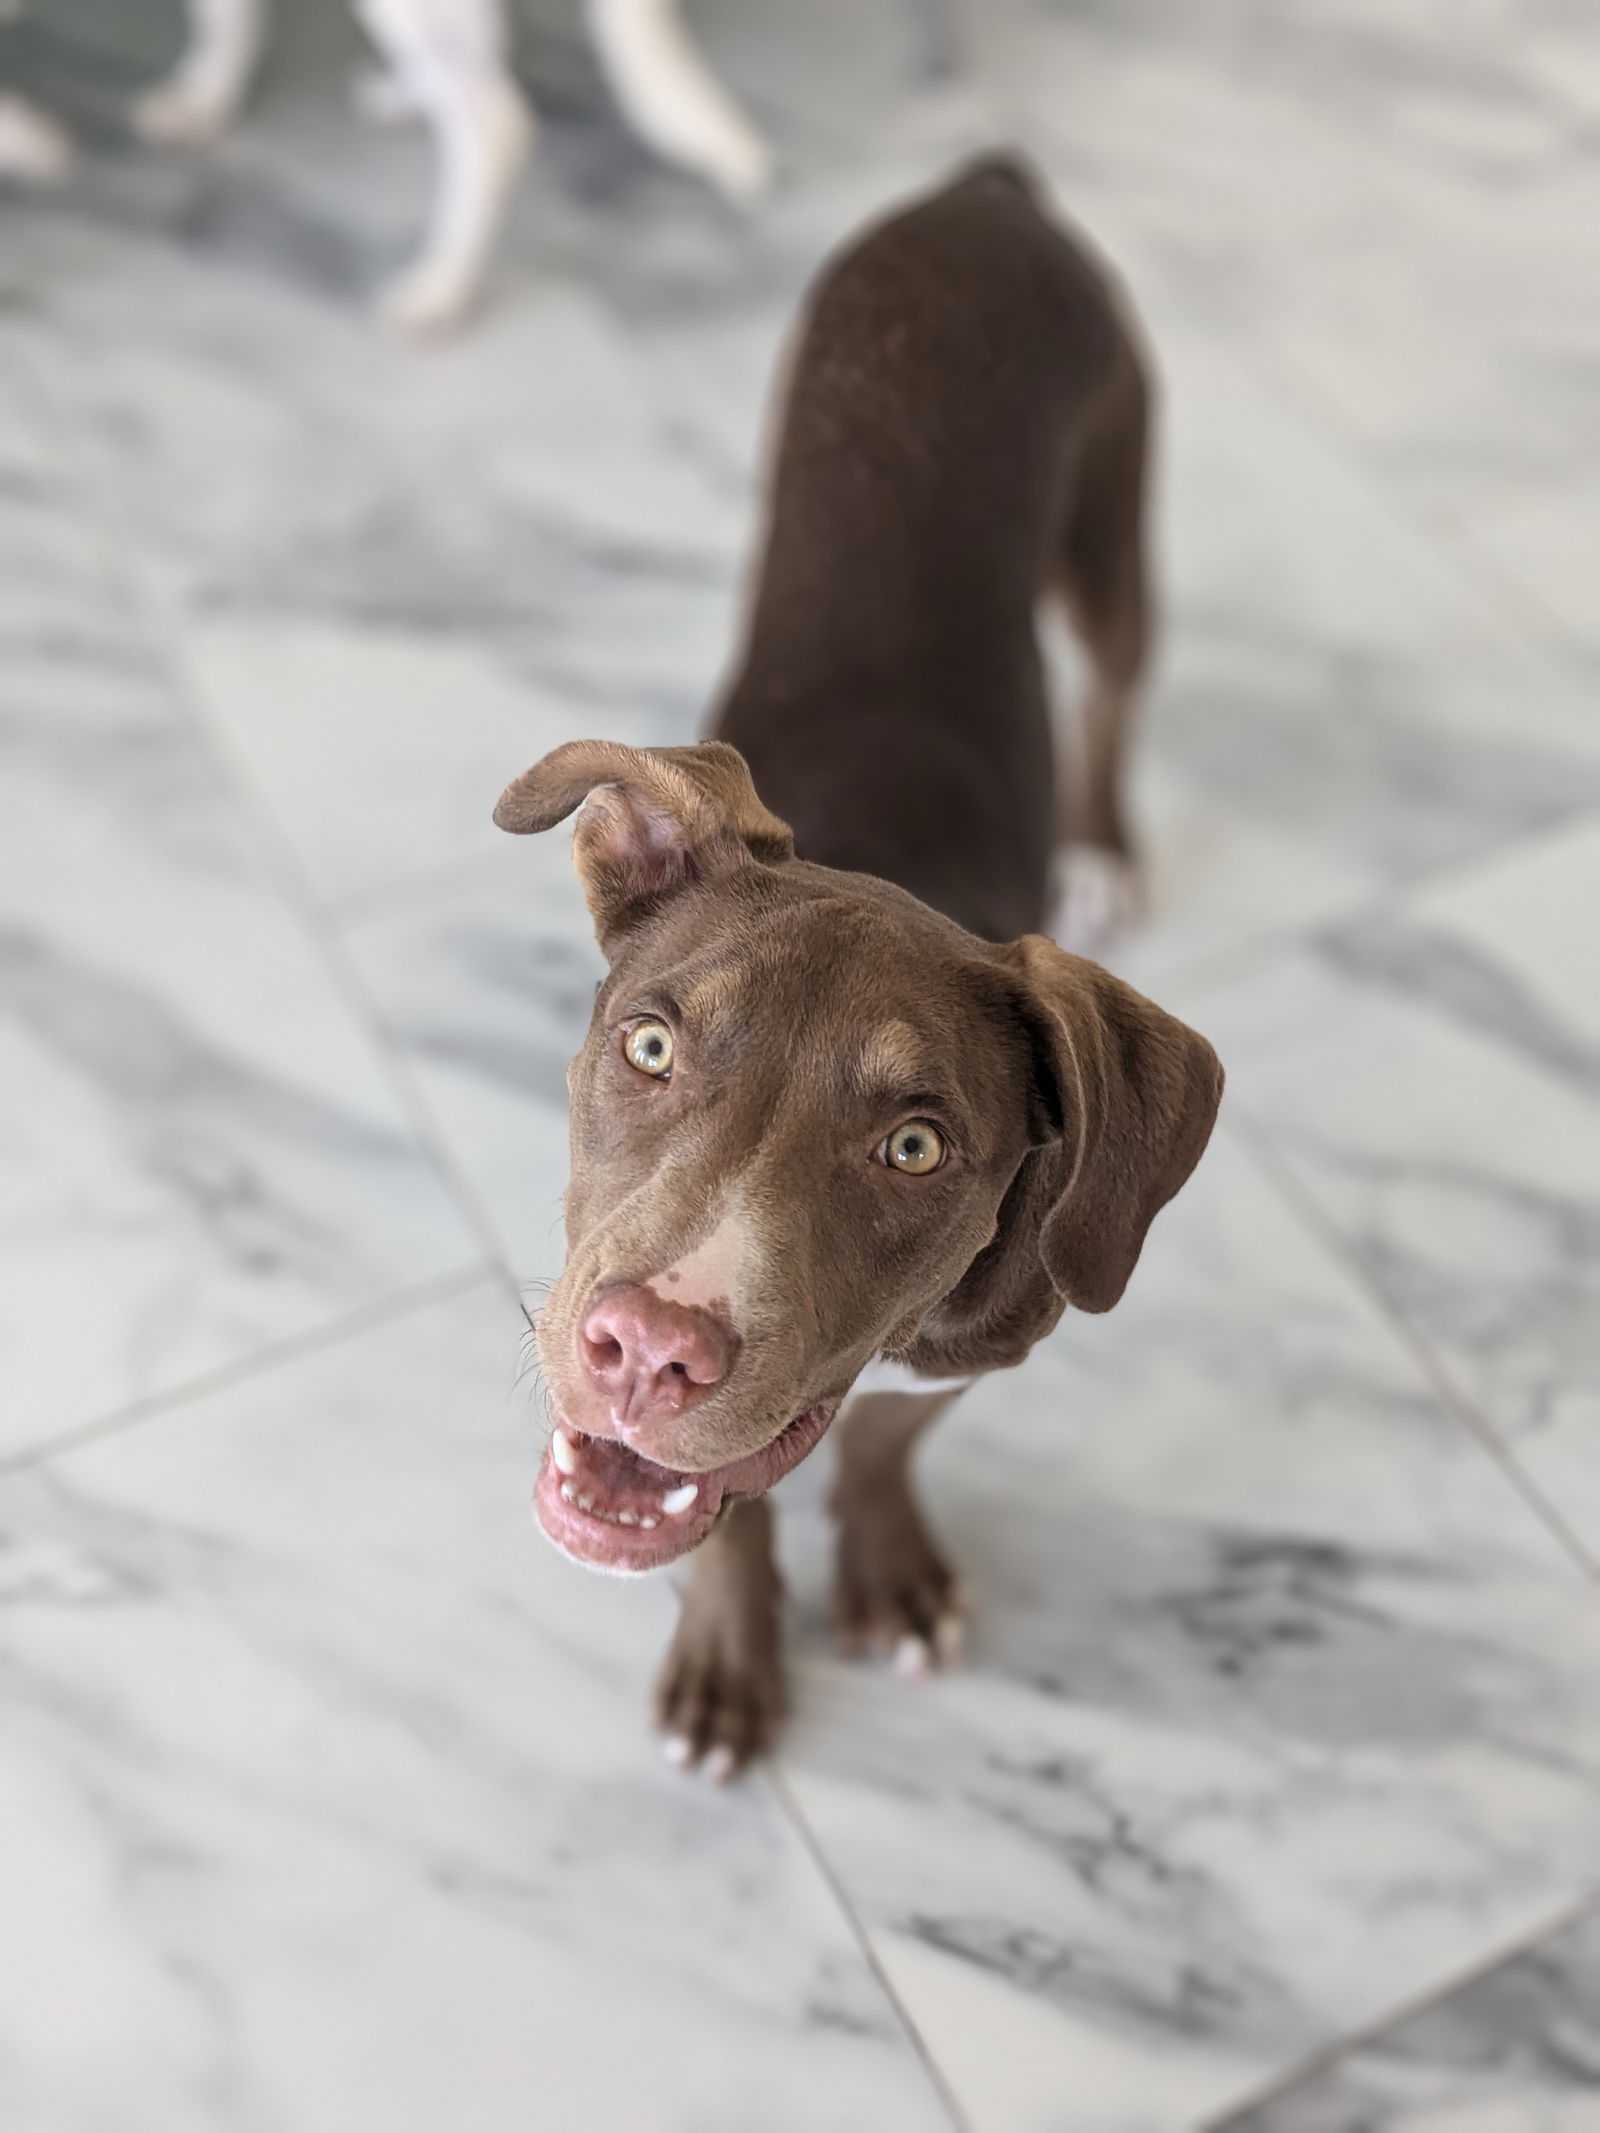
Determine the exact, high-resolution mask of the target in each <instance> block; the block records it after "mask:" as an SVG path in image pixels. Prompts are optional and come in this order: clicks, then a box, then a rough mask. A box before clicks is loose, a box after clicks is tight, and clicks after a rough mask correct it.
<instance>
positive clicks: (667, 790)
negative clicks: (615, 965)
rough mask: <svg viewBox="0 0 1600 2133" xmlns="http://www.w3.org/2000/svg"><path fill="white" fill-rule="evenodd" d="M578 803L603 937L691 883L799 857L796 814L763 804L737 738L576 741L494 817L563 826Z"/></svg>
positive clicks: (581, 850) (532, 773) (510, 826)
mask: <svg viewBox="0 0 1600 2133" xmlns="http://www.w3.org/2000/svg"><path fill="white" fill-rule="evenodd" d="M574 808H577V809H578V810H579V815H578V821H577V825H576V828H575V830H574V833H573V839H572V861H573V865H574V866H575V867H576V868H577V870H578V875H579V878H580V880H581V881H582V883H583V890H584V895H585V896H586V897H587V898H588V902H589V909H590V911H591V912H592V913H593V915H594V923H595V932H596V933H597V934H598V935H599V938H600V945H601V946H602V947H605V946H606V945H607V943H608V942H609V941H611V940H613V939H615V937H616V936H617V935H618V934H619V933H622V932H624V931H625V930H626V929H627V928H628V927H629V926H630V925H635V924H637V923H638V921H639V919H640V918H642V917H643V916H645V914H646V912H647V911H648V909H649V908H650V906H651V905H653V904H654V903H655V902H656V901H658V900H659V899H660V898H661V897H662V896H664V895H667V894H669V893H670V892H671V891H672V890H674V889H676V888H681V887H682V886H683V884H684V883H685V882H690V881H706V880H710V879H713V878H714V877H715V876H716V875H718V874H723V873H727V872H729V871H731V870H732V869H733V868H735V867H739V866H748V865H749V864H750V862H751V861H752V860H759V861H761V862H763V863H765V864H767V865H773V864H776V863H777V862H779V861H781V860H784V859H790V858H792V857H793V856H794V838H793V837H792V836H791V835H790V832H789V829H788V826H787V824H786V823H782V822H780V821H779V820H778V818H777V816H776V815H772V814H769V813H768V812H767V810H766V809H765V808H764V807H763V806H762V804H761V802H760V800H759V799H757V797H756V789H755V786H754V785H753V784H752V783H751V781H750V772H749V769H748V767H747V765H746V763H745V760H744V757H743V756H742V755H741V754H740V753H739V751H738V749H737V748H730V747H729V746H728V744H727V742H726V741H701V742H699V743H698V744H697V745H696V746H695V747H692V748H624V747H623V746H622V745H621V743H620V742H617V741H568V742H567V743H566V745H565V746H564V747H561V748H557V749H555V750H553V751H552V753H551V754H549V755H547V756H546V757H545V758H544V759H543V761H542V762H538V763H535V764H534V766H533V768H532V769H531V770H525V771H524V772H523V774H522V776H521V777H520V778H518V779H517V780H516V782H515V784H512V785H508V786H507V787H506V789H505V791H504V792H503V793H502V794H501V795H500V801H499V805H498V806H497V807H496V808H495V811H494V819H495V821H496V822H497V823H498V824H499V826H500V828H501V829H503V830H512V831H514V832H515V833H516V834H517V835H519V836H525V835H527V834H528V833H529V832H530V831H532V830H547V829H553V828H554V827H555V825H556V824H557V823H558V822H562V821H565V819H566V817H567V816H568V815H570V814H571V813H572V811H573V809H574Z"/></svg>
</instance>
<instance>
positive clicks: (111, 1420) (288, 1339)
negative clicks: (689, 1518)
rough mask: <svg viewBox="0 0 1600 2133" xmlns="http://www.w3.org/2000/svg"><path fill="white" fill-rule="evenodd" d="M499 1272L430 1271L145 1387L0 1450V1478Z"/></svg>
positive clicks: (484, 1263) (462, 1291)
mask: <svg viewBox="0 0 1600 2133" xmlns="http://www.w3.org/2000/svg"><path fill="white" fill-rule="evenodd" d="M499 1273H500V1269H499V1268H498V1267H497V1266H495V1265H494V1264H493V1263H492V1262H491V1261H490V1260H488V1259H474V1260H472V1261H470V1262H469V1263H468V1264H466V1265H464V1266H459V1267H456V1268H454V1269H453V1270H452V1271H451V1272H450V1273H448V1274H435V1275H432V1276H430V1277H429V1279H428V1280H426V1281H421V1282H416V1283H413V1284H412V1285H411V1286H410V1287H408V1288H404V1289H394V1290H391V1291H390V1292H389V1294H388V1295H387V1296H383V1297H379V1298H376V1299H375V1300H374V1301H373V1302H371V1303H367V1304H359V1305H357V1306H356V1308H355V1309H354V1310H352V1311H345V1312H341V1313H340V1314H339V1316H338V1317H337V1318H330V1319H325V1320H323V1321H322V1322H321V1323H320V1324H319V1325H315V1326H308V1327H306V1328H305V1329H304V1330H303V1331H302V1332H299V1333H291V1334H288V1335H286V1336H285V1337H284V1338H283V1339H282V1340H277V1341H270V1342H268V1343H267V1344H266V1345H265V1346H263V1347H260V1348H253V1349H252V1350H251V1351H250V1353H249V1354H248V1355H244V1356H238V1357H236V1358H235V1359H234V1360H233V1361H232V1362H230V1363H220V1364H218V1365H217V1367H216V1368H215V1369H214V1370H207V1371H202V1372H201V1374H200V1375H199V1376H198V1377H192V1378H186V1379H185V1380H183V1382H182V1383H180V1384H177V1385H173V1386H170V1387H169V1388H168V1389H167V1390H166V1391H165V1392H152V1393H147V1394H145V1395H144V1397H143V1398H142V1399H138V1400H129V1401H127V1402H126V1403H125V1404H124V1405H123V1406H121V1407H114V1408H111V1409H110V1410H109V1411H107V1412H106V1413H104V1414H100V1415H97V1416H95V1417H94V1418H93V1420H91V1421H88V1422H80V1423H76V1424H74V1425H73V1426H72V1427H71V1428H69V1429H66V1430H63V1431H62V1432H61V1434H60V1435H59V1436H54V1437H46V1438H41V1439H40V1440H39V1441H38V1442H37V1443H35V1444H29V1445H24V1446H23V1448H22V1449H21V1451H16V1452H4V1453H0V1480H4V1479H5V1478H7V1477H8V1476H10V1475H12V1474H20V1473H25V1472H27V1471H28V1470H29V1469H30V1468H33V1467H36V1466H43V1465H45V1464H47V1463H48V1462H49V1461H50V1460H52V1459H55V1458H56V1457H58V1456H59V1455H60V1454H62V1453H65V1452H75V1451H78V1450H80V1449H81V1448H82V1447H83V1446H85V1445H88V1444H98V1443H100V1442H101V1441H102V1440H103V1439H104V1438H107V1437H114V1436H117V1435H120V1433H121V1432H122V1431H123V1430H126V1429H132V1428H134V1427H135V1426H136V1425H138V1424H140V1423H143V1422H151V1421H156V1420H158V1419H159V1418H160V1417H161V1416H162V1415H164V1414H166V1413H168V1412H169V1410H174V1409H178V1408H183V1407H188V1406H191V1405H193V1403H194V1402H195V1401H196V1400H204V1399H209V1398H210V1397H211V1395H212V1394H213V1393H219V1392H227V1391H229V1390H231V1389H232V1388H233V1387H234V1386H236V1385H241V1384H246V1383H248V1382H249V1381H250V1379H252V1378H255V1377H260V1376H263V1375H264V1374H266V1373H267V1372H269V1371H273V1370H278V1369H281V1368H282V1367H283V1366H284V1365H285V1364H288V1363H293V1362H296V1361H298V1360H299V1358H300V1357H302V1356H307V1355H319V1354H321V1353H322V1352H323V1351H324V1350H325V1349H328V1348H335V1347H338V1346H339V1345H340V1344H341V1343H342V1342H344V1341H347V1340H354V1339H356V1338H358V1337H359V1336H360V1335H362V1334H365V1333H370V1332H373V1331H375V1330H376V1329H377V1328H378V1327H380V1326H385V1325H389V1324H390V1323H392V1322H393V1321H396V1320H398V1319H401V1318H406V1317H409V1316H410V1315H411V1314H412V1313H413V1312H416V1311H423V1310H426V1309H428V1308H429V1306H430V1305H432V1304H435V1303H442V1302H445V1301H446V1300H448V1299H449V1298H450V1297H452V1296H464V1295H466V1294H467V1293H468V1292H469V1291H470V1290H471V1289H473V1288H475V1287H476V1286H477V1285H478V1284H479V1283H481V1282H484V1281H487V1280H489V1279H490V1278H497V1277H498V1275H499Z"/></svg>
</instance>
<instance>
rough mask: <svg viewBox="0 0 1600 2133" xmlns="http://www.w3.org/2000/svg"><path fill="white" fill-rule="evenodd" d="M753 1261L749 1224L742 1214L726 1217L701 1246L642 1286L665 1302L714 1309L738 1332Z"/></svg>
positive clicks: (676, 1260) (754, 1264) (754, 1261)
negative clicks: (651, 1290) (652, 1291)
mask: <svg viewBox="0 0 1600 2133" xmlns="http://www.w3.org/2000/svg"><path fill="white" fill-rule="evenodd" d="M756 1260H757V1254H756V1250H755V1237H754V1233H753V1231H752V1230H751V1227H750V1224H749V1222H748V1221H747V1220H746V1218H745V1217H744V1216H743V1215H740V1214H727V1215H724V1216H723V1217H722V1220H721V1221H720V1222H719V1223H718V1224H717V1226H716V1228H715V1229H714V1230H713V1231H712V1232H711V1234H710V1236H709V1237H707V1238H706V1240H705V1242H704V1243H703V1244H697V1245H696V1246H695V1248H694V1250H693V1251H692V1252H690V1253H688V1254H687V1255H686V1256H685V1257H684V1258H682V1259H675V1260H674V1261H673V1262H672V1264H671V1266H665V1267H663V1268H662V1269H661V1271H660V1273H659V1274H652V1275H651V1276H650V1278H649V1280H648V1281H647V1282H646V1283H645V1287H646V1288H647V1289H653V1290H654V1291H655V1293H656V1295H657V1296H660V1297H662V1298H664V1299H665V1300H666V1302H668V1303H676V1304H688V1305H690V1306H699V1307H702V1308H705V1309H710V1310H715V1311H716V1313H717V1315H718V1317H719V1318H721V1319H723V1320H724V1321H725V1322H726V1323H727V1324H728V1325H729V1326H731V1327H732V1329H733V1330H734V1331H735V1332H737V1331H738V1330H739V1327H740V1323H741V1321H742V1319H743V1316H744V1313H743V1304H744V1299H745V1297H746V1296H747V1295H748V1294H749V1291H750V1285H751V1277H752V1275H753V1273H754V1271H755V1266H756Z"/></svg>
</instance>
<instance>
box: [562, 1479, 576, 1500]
mask: <svg viewBox="0 0 1600 2133" xmlns="http://www.w3.org/2000/svg"><path fill="white" fill-rule="evenodd" d="M561 1493H562V1495H563V1496H564V1497H565V1498H566V1499H567V1501H568V1503H576V1502H577V1500H578V1492H577V1490H576V1489H575V1488H574V1487H573V1486H572V1483H571V1482H570V1481H564V1482H562V1484H561Z"/></svg>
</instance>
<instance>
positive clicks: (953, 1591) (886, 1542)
mask: <svg viewBox="0 0 1600 2133" xmlns="http://www.w3.org/2000/svg"><path fill="white" fill-rule="evenodd" d="M834 1615H835V1620H836V1622H837V1625H838V1631H839V1641H840V1643H841V1645H842V1646H843V1647H844V1649H845V1651H846V1652H849V1653H851V1654H859V1653H862V1652H877V1653H879V1654H880V1655H882V1656H883V1657H885V1658H887V1659H888V1661H889V1663H890V1665H891V1666H892V1667H893V1669H894V1671H895V1672H896V1673H897V1674H899V1675H901V1676H902V1677H903V1678H904V1679H906V1680H908V1681H916V1680H920V1679H922V1678H923V1677H924V1676H925V1675H927V1674H931V1673H932V1672H933V1671H934V1669H935V1668H936V1667H946V1666H954V1665H955V1664H956V1662H957V1661H958V1660H959V1659H960V1657H961V1654H962V1650H963V1647H964V1645H965V1642H966V1624H967V1603H966V1594H965V1593H964V1591H963V1590H962V1587H961V1583H960V1580H959V1579H958V1578H957V1577H956V1574H955V1572H954V1571H953V1570H952V1569H951V1568H950V1565H949V1564H948V1563H947V1562H946V1561H945V1559H944V1557H943V1556H942V1555H941V1554H940V1553H939V1551H938V1549H937V1548H936V1547H935V1546H934V1544H933V1542H932V1540H931V1539H930V1538H929V1535H928V1531H927V1528H926V1527H925V1526H924V1525H923V1523H922V1520H921V1519H920V1517H919V1516H918V1515H917V1511H916V1508H915V1506H914V1505H913V1504H912V1503H911V1501H910V1499H909V1498H906V1497H902V1499H901V1500H900V1502H899V1503H898V1504H897V1505H895V1506H894V1507H892V1509H890V1510H889V1511H887V1512H886V1513H884V1514H882V1515H879V1514H877V1513H875V1512H873V1511H870V1510H869V1511H865V1512H863V1511H860V1510H857V1511H854V1512H849V1511H847V1512H845V1513H844V1514H843V1516H842V1519H841V1523H840V1528H839V1555H838V1565H837V1574H836V1580H835V1587H834Z"/></svg>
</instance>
